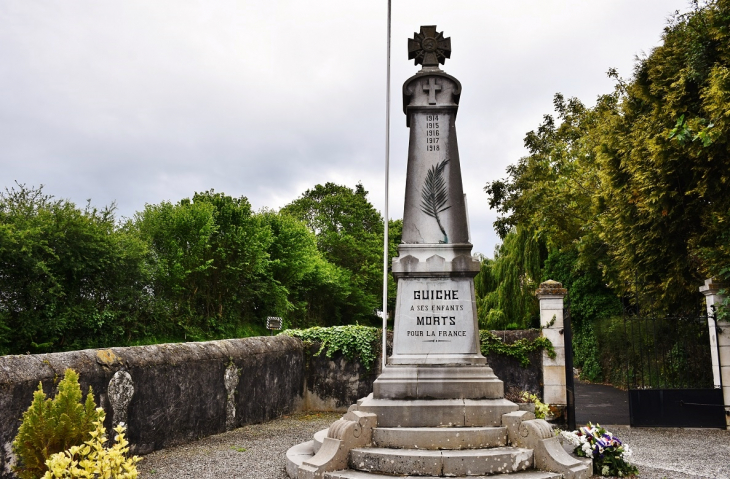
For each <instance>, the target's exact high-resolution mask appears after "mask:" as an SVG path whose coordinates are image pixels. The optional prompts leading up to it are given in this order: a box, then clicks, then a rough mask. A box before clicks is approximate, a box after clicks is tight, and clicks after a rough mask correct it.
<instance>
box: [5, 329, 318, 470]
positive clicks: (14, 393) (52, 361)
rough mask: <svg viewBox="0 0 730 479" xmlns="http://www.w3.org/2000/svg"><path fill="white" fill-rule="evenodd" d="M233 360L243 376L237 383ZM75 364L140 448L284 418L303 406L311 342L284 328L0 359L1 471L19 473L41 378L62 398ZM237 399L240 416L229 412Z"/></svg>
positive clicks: (144, 449) (45, 386)
mask: <svg viewBox="0 0 730 479" xmlns="http://www.w3.org/2000/svg"><path fill="white" fill-rule="evenodd" d="M233 367H235V371H237V373H236V376H238V377H239V379H238V383H237V384H236V386H235V387H234V388H231V385H232V383H231V380H232V379H233V378H231V377H230V376H231V371H233V370H234V369H233ZM67 368H72V369H74V370H76V371H77V372H78V373H79V375H80V383H81V387H82V390H83V391H84V394H85V393H86V391H87V390H88V387H89V386H91V387H92V388H93V391H94V396H95V399H96V401H97V404H99V405H100V406H101V407H103V408H104V409H105V410H106V412H107V424H106V425H107V427H111V426H112V422H118V420H122V417H124V416H125V415H126V422H127V424H128V429H127V437H128V439H129V441H130V443H131V445H132V449H133V451H134V453H137V454H144V453H148V452H151V451H153V450H155V449H160V448H162V447H166V446H170V445H174V444H180V443H184V442H188V441H191V440H195V439H197V438H199V437H204V436H208V435H211V434H216V433H219V432H223V431H225V430H226V420H227V419H229V427H237V426H240V425H243V424H249V423H256V422H263V421H266V420H269V419H273V418H276V417H279V416H281V415H282V414H285V413H289V412H293V411H295V410H297V409H298V408H300V407H301V405H302V392H303V387H304V354H303V346H302V343H301V341H299V340H298V339H294V338H290V337H288V336H283V335H282V336H276V337H263V338H246V339H233V340H224V341H211V342H206V343H184V344H161V345H154V346H140V347H129V348H111V349H105V350H84V351H71V352H65V353H53V354H39V355H27V356H4V357H0V418H2V419H3V420H2V421H0V478H2V479H6V478H10V477H13V476H11V475H10V474H8V472H7V471H6V465H7V464H8V462H9V461H10V457H9V454H8V453H9V451H10V447H9V444H10V443H11V442H12V440H13V439H14V437H15V435H16V434H17V430H18V427H19V426H20V419H21V416H22V414H23V412H24V411H25V410H26V409H27V408H28V406H30V403H31V401H32V399H33V392H34V391H35V389H36V388H37V387H38V383H39V382H40V383H42V384H43V389H44V391H45V392H46V394H47V395H48V396H49V397H50V396H55V393H56V391H55V388H56V386H55V384H56V382H57V380H58V379H59V378H60V377H62V376H63V374H64V371H65V370H66V369H67ZM226 371H228V377H229V380H228V387H229V388H231V389H230V391H229V389H227V387H226V376H227V374H226ZM239 374H240V376H239ZM110 384H111V388H110ZM130 386H131V387H132V388H133V392H132V389H131V388H130ZM231 392H232V393H233V394H232V395H231ZM231 396H232V398H233V405H232V406H234V410H235V417H233V418H232V419H231V416H230V414H229V413H228V412H227V411H229V409H228V408H229V407H231V404H230V403H229V399H230V398H231Z"/></svg>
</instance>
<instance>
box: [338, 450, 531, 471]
mask: <svg viewBox="0 0 730 479" xmlns="http://www.w3.org/2000/svg"><path fill="white" fill-rule="evenodd" d="M350 467H351V468H353V469H357V470H359V471H368V472H378V473H385V474H392V475H397V474H401V475H403V474H413V475H433V476H475V475H480V474H485V475H486V474H505V473H510V472H515V471H521V470H525V469H527V468H529V467H532V451H531V450H529V449H521V448H514V447H494V448H490V449H476V450H454V451H450V450H447V451H431V450H417V449H387V448H379V447H371V448H362V449H353V450H352V451H351V452H350Z"/></svg>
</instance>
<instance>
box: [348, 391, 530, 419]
mask: <svg viewBox="0 0 730 479" xmlns="http://www.w3.org/2000/svg"><path fill="white" fill-rule="evenodd" d="M358 410H360V411H367V412H372V413H374V414H377V415H378V424H379V425H380V426H381V427H444V426H455V427H463V426H501V425H502V424H501V423H502V415H503V414H506V413H508V412H511V411H515V410H517V406H516V405H515V404H514V403H513V402H510V401H507V400H506V399H482V400H471V399H432V400H420V399H418V400H412V401H407V400H390V399H376V398H373V397H372V395H371V396H369V397H367V398H365V400H363V401H362V402H360V403H359V405H358Z"/></svg>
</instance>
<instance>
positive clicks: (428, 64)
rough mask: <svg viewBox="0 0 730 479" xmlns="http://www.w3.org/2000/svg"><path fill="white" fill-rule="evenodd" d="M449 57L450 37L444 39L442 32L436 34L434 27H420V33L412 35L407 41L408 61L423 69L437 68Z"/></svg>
mask: <svg viewBox="0 0 730 479" xmlns="http://www.w3.org/2000/svg"><path fill="white" fill-rule="evenodd" d="M450 57H451V37H449V38H444V32H437V31H436V25H427V26H422V27H421V33H415V32H414V33H413V38H409V39H408V59H409V60H413V61H414V63H415V64H416V65H419V64H420V65H423V68H437V69H438V66H439V63H440V64H442V65H443V64H444V62H445V61H446V59H447V58H450Z"/></svg>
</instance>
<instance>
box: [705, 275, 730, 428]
mask: <svg viewBox="0 0 730 479" xmlns="http://www.w3.org/2000/svg"><path fill="white" fill-rule="evenodd" d="M725 288H727V285H725V284H722V283H717V282H715V281H714V280H713V279H707V280H705V284H704V286H700V292H701V293H702V294H704V295H705V304H706V305H707V327H708V328H709V329H710V354H711V356H712V378H713V382H714V384H715V387H722V395H723V398H724V403H725V404H726V405H730V322H728V321H716V320H715V317H714V314H713V313H714V311H713V306H715V308H717V306H719V304H720V303H721V302H722V300H723V299H724V296H723V295H722V294H720V290H721V289H725ZM725 409H726V411H730V407H726V408H725ZM725 417H726V421H727V429H728V430H730V416H727V415H726V416H725Z"/></svg>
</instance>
